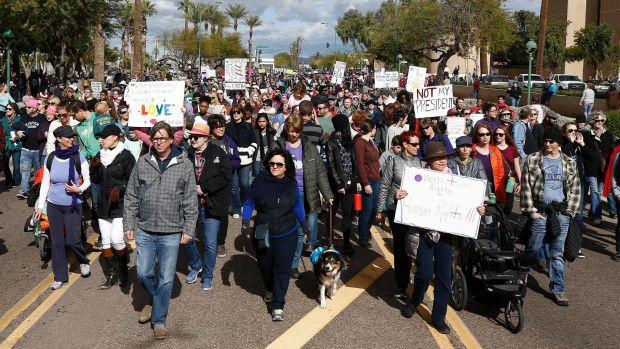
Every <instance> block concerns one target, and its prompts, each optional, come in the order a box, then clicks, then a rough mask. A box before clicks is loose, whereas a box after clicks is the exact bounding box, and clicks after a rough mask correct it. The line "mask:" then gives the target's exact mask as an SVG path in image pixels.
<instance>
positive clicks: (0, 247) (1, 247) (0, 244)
mask: <svg viewBox="0 0 620 349" xmlns="http://www.w3.org/2000/svg"><path fill="white" fill-rule="evenodd" d="M7 252H9V250H8V249H7V248H6V246H5V245H4V239H0V256H2V255H3V254H5V253H7Z"/></svg>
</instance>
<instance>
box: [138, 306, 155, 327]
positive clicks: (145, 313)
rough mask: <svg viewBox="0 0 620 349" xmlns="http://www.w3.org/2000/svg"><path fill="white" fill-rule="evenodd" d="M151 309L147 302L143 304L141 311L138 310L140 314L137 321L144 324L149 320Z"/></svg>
mask: <svg viewBox="0 0 620 349" xmlns="http://www.w3.org/2000/svg"><path fill="white" fill-rule="evenodd" d="M152 310H153V306H152V305H150V304H147V305H145V306H144V308H142V311H140V316H139V317H138V322H139V323H141V324H145V323H147V322H149V321H151V311H152Z"/></svg>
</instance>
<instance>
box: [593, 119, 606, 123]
mask: <svg viewBox="0 0 620 349" xmlns="http://www.w3.org/2000/svg"><path fill="white" fill-rule="evenodd" d="M594 122H605V120H603V119H598V120H594Z"/></svg>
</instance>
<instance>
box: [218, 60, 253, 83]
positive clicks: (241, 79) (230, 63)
mask: <svg viewBox="0 0 620 349" xmlns="http://www.w3.org/2000/svg"><path fill="white" fill-rule="evenodd" d="M247 64H248V59H247V58H226V59H225V60H224V86H225V88H226V89H227V90H243V89H245V83H246V82H245V69H246V66H247Z"/></svg>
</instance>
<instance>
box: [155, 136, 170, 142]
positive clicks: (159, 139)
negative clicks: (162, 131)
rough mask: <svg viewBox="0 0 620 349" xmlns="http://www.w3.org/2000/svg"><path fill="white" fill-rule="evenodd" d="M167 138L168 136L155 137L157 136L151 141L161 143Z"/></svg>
mask: <svg viewBox="0 0 620 349" xmlns="http://www.w3.org/2000/svg"><path fill="white" fill-rule="evenodd" d="M169 139H170V137H157V138H153V139H152V141H153V143H162V142H166V141H167V140H169Z"/></svg>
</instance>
